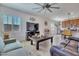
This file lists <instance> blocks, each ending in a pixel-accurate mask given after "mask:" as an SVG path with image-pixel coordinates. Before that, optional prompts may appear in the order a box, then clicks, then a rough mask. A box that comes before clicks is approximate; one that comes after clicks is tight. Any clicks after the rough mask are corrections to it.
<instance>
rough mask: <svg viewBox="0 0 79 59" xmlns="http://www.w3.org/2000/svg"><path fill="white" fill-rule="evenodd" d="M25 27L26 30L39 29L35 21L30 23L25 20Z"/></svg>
mask: <svg viewBox="0 0 79 59" xmlns="http://www.w3.org/2000/svg"><path fill="white" fill-rule="evenodd" d="M26 25H27V27H26V29H27V31H38V30H39V25H38V24H37V23H31V22H27V23H26Z"/></svg>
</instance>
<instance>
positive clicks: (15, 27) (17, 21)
mask: <svg viewBox="0 0 79 59" xmlns="http://www.w3.org/2000/svg"><path fill="white" fill-rule="evenodd" d="M20 20H21V19H20V17H17V16H13V30H18V28H19V25H20V22H21V21H20Z"/></svg>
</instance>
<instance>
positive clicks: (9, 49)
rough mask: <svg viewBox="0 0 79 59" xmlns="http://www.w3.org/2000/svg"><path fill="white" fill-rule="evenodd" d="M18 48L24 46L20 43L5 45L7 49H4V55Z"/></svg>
mask: <svg viewBox="0 0 79 59" xmlns="http://www.w3.org/2000/svg"><path fill="white" fill-rule="evenodd" d="M18 48H22V46H21V44H20V43H19V42H14V43H10V44H7V45H5V47H4V49H3V53H7V52H9V51H12V50H15V49H18Z"/></svg>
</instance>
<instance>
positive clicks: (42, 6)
mask: <svg viewBox="0 0 79 59" xmlns="http://www.w3.org/2000/svg"><path fill="white" fill-rule="evenodd" d="M34 4H36V5H39V6H42V7H43V5H41V4H40V3H34Z"/></svg>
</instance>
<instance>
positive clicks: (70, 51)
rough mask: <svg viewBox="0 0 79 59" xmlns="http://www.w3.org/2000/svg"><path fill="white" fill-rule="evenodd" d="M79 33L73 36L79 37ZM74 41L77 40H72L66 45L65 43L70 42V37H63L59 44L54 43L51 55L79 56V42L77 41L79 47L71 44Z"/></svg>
mask: <svg viewBox="0 0 79 59" xmlns="http://www.w3.org/2000/svg"><path fill="white" fill-rule="evenodd" d="M78 35H79V34H78V33H77V34H75V35H73V36H74V37H78ZM73 42H75V41H72V42H70V44H69V45H67V46H66V47H65V45H66V44H67V43H68V39H62V40H61V41H60V44H59V45H53V46H52V47H51V48H50V55H51V56H79V43H78V42H75V43H78V45H77V48H74V46H73V45H72V44H71V43H73ZM75 47H76V46H75ZM77 49H78V50H77Z"/></svg>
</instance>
